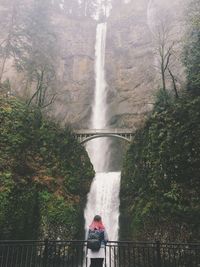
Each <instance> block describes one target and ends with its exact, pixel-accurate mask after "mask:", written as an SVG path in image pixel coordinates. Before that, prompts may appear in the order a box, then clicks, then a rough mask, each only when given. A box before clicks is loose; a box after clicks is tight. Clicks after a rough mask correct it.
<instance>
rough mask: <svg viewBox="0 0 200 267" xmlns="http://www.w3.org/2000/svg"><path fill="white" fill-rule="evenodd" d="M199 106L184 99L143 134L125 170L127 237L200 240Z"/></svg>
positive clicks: (123, 191) (158, 114)
mask: <svg viewBox="0 0 200 267" xmlns="http://www.w3.org/2000/svg"><path fill="white" fill-rule="evenodd" d="M199 106H200V98H199V97H198V98H190V97H188V96H187V98H183V97H182V98H181V99H180V100H178V101H177V102H176V103H174V104H173V105H168V106H167V107H166V108H165V109H163V110H159V111H156V110H155V111H154V112H153V114H152V115H151V117H150V118H149V119H148V121H147V122H146V125H145V126H144V127H143V128H142V129H139V130H138V131H137V133H136V135H135V138H134V142H133V143H132V145H131V147H130V149H129V151H128V153H127V156H126V159H125V161H124V166H123V171H122V180H121V181H122V182H121V193H120V194H121V218H122V220H121V228H122V232H121V236H122V237H123V239H127V238H132V239H140V240H141V239H154V238H155V239H156V238H159V239H162V240H165V241H166V240H168V241H169V240H180V241H189V240H193V241H194V240H198V239H199V237H200V236H199V232H198V224H199V219H200V205H199V194H200V192H199V188H200V179H199V178H200V177H199V174H200V110H199ZM125 224H126V225H129V228H126V229H125ZM123 229H124V230H123Z"/></svg>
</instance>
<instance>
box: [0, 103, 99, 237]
mask: <svg viewBox="0 0 200 267" xmlns="http://www.w3.org/2000/svg"><path fill="white" fill-rule="evenodd" d="M0 122H1V123H0V147H1V150H0V163H1V164H0V200H1V201H0V238H1V239H15V238H17V239H36V238H44V237H46V236H47V237H49V238H57V237H60V238H62V239H73V238H77V237H78V233H80V232H82V231H81V230H82V229H80V219H82V212H83V211H82V209H83V205H84V203H85V201H86V195H87V193H88V191H89V187H90V183H91V180H92V178H93V177H94V171H93V168H92V165H91V163H90V160H89V158H88V155H87V153H86V151H85V150H84V148H83V147H82V146H81V145H80V144H79V143H78V142H77V140H76V139H75V138H74V136H73V134H72V133H71V131H70V130H69V128H67V127H61V126H60V125H58V124H56V123H54V122H52V121H49V120H46V119H45V118H43V116H42V114H41V113H40V111H39V110H37V109H35V108H30V107H27V106H26V105H25V104H24V103H23V102H20V101H18V100H17V99H15V98H9V99H4V98H0ZM80 207H81V208H80ZM82 227H83V222H82Z"/></svg>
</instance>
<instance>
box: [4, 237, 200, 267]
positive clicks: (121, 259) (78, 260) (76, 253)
mask: <svg viewBox="0 0 200 267" xmlns="http://www.w3.org/2000/svg"><path fill="white" fill-rule="evenodd" d="M86 244H87V242H86V241H84V240H82V241H79V240H78V241H52V240H45V241H0V267H86V266H89V259H87V257H86V254H87V248H86ZM105 255H106V257H105V261H104V262H105V265H104V266H106V267H200V243H186V244H184V243H160V242H126V241H121V242H120V241H119V242H114V241H113V242H112V241H110V242H108V243H107V245H106V249H105Z"/></svg>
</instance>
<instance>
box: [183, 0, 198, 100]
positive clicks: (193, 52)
mask: <svg viewBox="0 0 200 267" xmlns="http://www.w3.org/2000/svg"><path fill="white" fill-rule="evenodd" d="M187 25H188V29H187V36H186V45H185V65H186V72H187V79H188V90H189V91H191V92H193V93H195V94H198V95H200V3H199V0H192V1H191V2H190V4H189V6H188V10H187Z"/></svg>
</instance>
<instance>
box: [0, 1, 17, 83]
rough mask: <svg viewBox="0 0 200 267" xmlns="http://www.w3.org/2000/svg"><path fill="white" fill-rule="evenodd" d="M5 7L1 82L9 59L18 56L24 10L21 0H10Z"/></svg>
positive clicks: (0, 44) (0, 48) (0, 66)
mask: <svg viewBox="0 0 200 267" xmlns="http://www.w3.org/2000/svg"><path fill="white" fill-rule="evenodd" d="M1 5H2V4H1ZM3 7H4V8H3V11H1V17H2V20H1V21H0V22H1V23H0V24H1V32H2V36H3V37H2V39H1V40H0V58H1V65H0V83H1V82H2V79H3V74H4V72H5V67H6V63H7V61H8V59H10V58H11V57H12V58H17V57H18V53H19V50H20V47H19V46H20V39H21V35H20V28H21V26H22V25H21V23H22V21H21V19H20V15H21V13H20V12H21V11H19V10H22V9H21V1H20V0H16V1H14V0H10V1H8V2H6V3H5V4H4V6H3Z"/></svg>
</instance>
